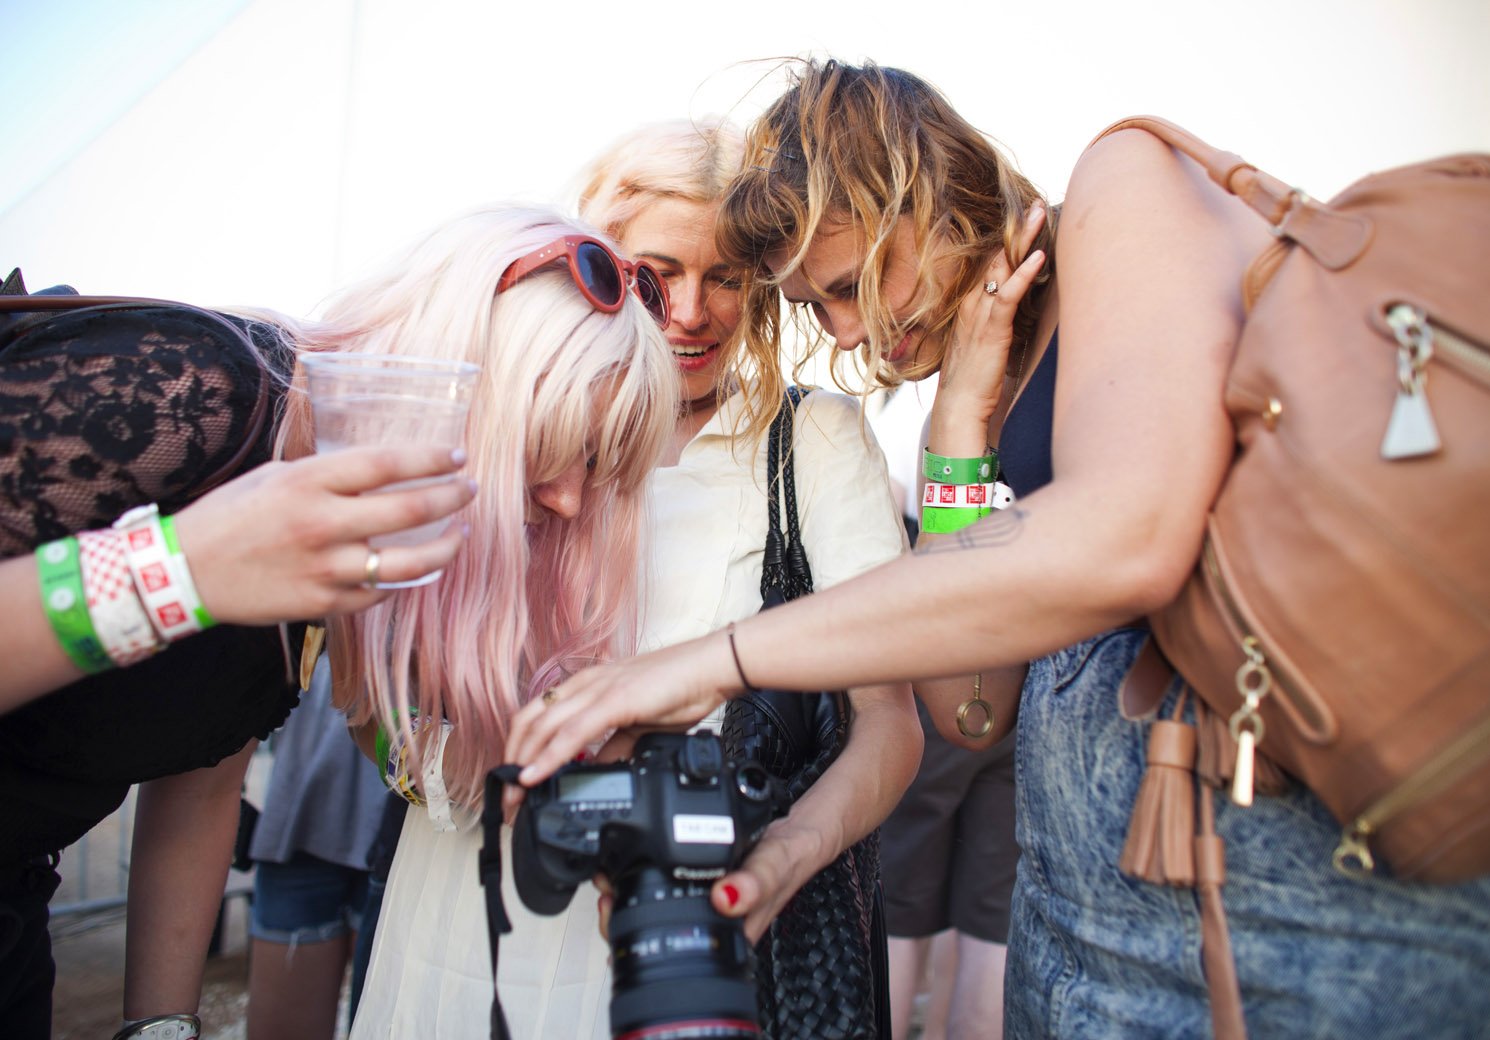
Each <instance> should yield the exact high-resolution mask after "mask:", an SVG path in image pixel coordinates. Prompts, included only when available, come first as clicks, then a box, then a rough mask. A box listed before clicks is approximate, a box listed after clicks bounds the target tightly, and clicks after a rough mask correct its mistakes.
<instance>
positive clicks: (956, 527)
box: [921, 506, 993, 534]
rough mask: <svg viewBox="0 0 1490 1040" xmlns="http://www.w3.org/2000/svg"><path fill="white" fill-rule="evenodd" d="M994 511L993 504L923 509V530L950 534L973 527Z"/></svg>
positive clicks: (930, 532)
mask: <svg viewBox="0 0 1490 1040" xmlns="http://www.w3.org/2000/svg"><path fill="white" fill-rule="evenodd" d="M992 512H993V508H992V507H991V506H986V507H985V506H950V507H948V508H945V509H935V508H933V509H922V510H921V531H922V532H923V533H929V534H950V533H951V532H953V531H961V530H962V529H963V528H964V527H971V526H972V525H973V524H975V523H977V522H978V521H979V520H981V519H983V518H984V517H985V516H988V515H990V514H991V513H992Z"/></svg>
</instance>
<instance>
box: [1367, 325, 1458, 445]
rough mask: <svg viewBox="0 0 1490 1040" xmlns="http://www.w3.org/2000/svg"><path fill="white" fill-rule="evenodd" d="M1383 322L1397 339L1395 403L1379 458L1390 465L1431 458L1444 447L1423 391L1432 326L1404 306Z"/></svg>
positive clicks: (1430, 346)
mask: <svg viewBox="0 0 1490 1040" xmlns="http://www.w3.org/2000/svg"><path fill="white" fill-rule="evenodd" d="M1386 322H1387V324H1388V325H1389V326H1391V329H1392V332H1393V333H1394V334H1395V335H1396V337H1397V401H1396V403H1395V404H1393V405H1392V418H1391V420H1390V421H1389V422H1388V423H1387V432H1386V436H1385V437H1383V438H1382V440H1381V457H1382V458H1384V459H1386V460H1387V461H1389V462H1391V461H1396V460H1398V459H1413V458H1418V457H1419V456H1422V455H1432V454H1434V453H1436V452H1437V451H1438V450H1439V449H1440V448H1441V447H1442V446H1443V444H1442V442H1441V441H1440V440H1439V438H1438V426H1437V424H1436V423H1434V421H1433V411H1432V409H1430V408H1429V407H1428V395H1427V393H1426V392H1425V385H1426V383H1427V380H1428V372H1427V368H1428V360H1429V359H1430V358H1432V357H1433V326H1431V325H1429V324H1428V316H1427V315H1426V314H1424V313H1423V312H1422V311H1421V310H1419V309H1418V308H1416V307H1410V306H1408V305H1407V304H1405V303H1399V304H1397V305H1395V306H1394V307H1392V308H1391V309H1390V310H1388V311H1387V314H1386Z"/></svg>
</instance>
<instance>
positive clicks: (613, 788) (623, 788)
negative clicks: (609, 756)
mask: <svg viewBox="0 0 1490 1040" xmlns="http://www.w3.org/2000/svg"><path fill="white" fill-rule="evenodd" d="M559 801H561V802H629V801H631V773H630V772H629V771H625V770H616V771H615V772H613V773H611V772H607V773H569V774H567V775H565V776H561V777H559Z"/></svg>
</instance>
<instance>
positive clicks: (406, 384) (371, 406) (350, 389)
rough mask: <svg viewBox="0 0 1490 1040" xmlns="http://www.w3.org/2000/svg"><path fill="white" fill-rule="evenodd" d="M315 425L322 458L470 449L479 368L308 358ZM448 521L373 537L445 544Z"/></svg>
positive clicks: (329, 355)
mask: <svg viewBox="0 0 1490 1040" xmlns="http://www.w3.org/2000/svg"><path fill="white" fill-rule="evenodd" d="M301 363H302V364H303V365H304V366H305V373H306V381H307V383H308V384H309V388H310V404H311V411H312V413H313V416H314V420H315V432H316V452H317V453H319V454H326V453H328V452H335V451H341V450H342V449H345V448H352V447H362V446H364V445H372V444H428V445H431V446H434V447H441V448H449V449H451V450H452V451H453V450H454V449H456V448H460V447H464V446H465V435H466V414H467V413H468V412H469V411H470V408H471V397H472V395H473V394H474V393H475V390H476V377H477V375H478V374H479V373H480V371H481V370H480V369H479V368H478V367H477V366H475V365H472V364H468V363H467V362H464V361H444V360H440V359H438V358H422V357H404V356H393V355H387V354H361V353H353V352H329V351H328V352H326V353H319V354H318V353H307V354H303V355H301ZM455 479H459V478H457V477H455V476H444V477H429V478H425V479H421V480H406V481H402V482H400V483H397V484H390V485H388V486H387V487H386V488H380V489H379V490H378V491H376V492H372V493H373V494H378V493H381V492H385V491H394V490H397V489H399V488H407V487H421V486H424V485H427V484H437V483H439V482H441V481H446V480H455ZM448 522H449V521H448V519H442V520H437V521H435V522H434V523H429V524H421V525H420V526H418V527H411V528H409V529H407V530H404V531H397V532H395V533H393V534H388V535H380V536H378V537H375V538H372V539H369V544H370V545H371V547H372V548H374V549H382V548H387V547H389V546H395V545H420V544H423V543H425V542H429V541H433V540H434V539H435V538H438V537H439V536H440V534H441V533H442V532H443V531H444V530H445V527H446V525H447V523H448ZM442 573H443V572H442V571H434V572H432V573H430V574H425V575H423V576H421V577H419V578H416V579H414V580H413V581H401V582H380V583H379V584H378V588H380V589H403V588H411V587H413V586H416V585H426V584H428V583H430V582H432V581H435V580H436V579H438V578H439V577H440V575H441V574H442Z"/></svg>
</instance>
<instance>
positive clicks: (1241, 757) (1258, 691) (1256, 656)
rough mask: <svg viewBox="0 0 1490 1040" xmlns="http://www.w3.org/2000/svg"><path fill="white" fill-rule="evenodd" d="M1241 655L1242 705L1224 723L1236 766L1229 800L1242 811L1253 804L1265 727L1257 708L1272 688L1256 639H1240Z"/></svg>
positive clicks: (1239, 684) (1238, 682) (1238, 680)
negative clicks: (1258, 758) (1232, 743)
mask: <svg viewBox="0 0 1490 1040" xmlns="http://www.w3.org/2000/svg"><path fill="white" fill-rule="evenodd" d="M1242 652H1243V653H1244V654H1246V655H1247V660H1246V661H1244V662H1243V663H1242V666H1241V667H1240V668H1238V669H1237V671H1236V688H1237V692H1238V693H1240V694H1241V695H1242V706H1241V707H1240V708H1238V709H1237V710H1236V711H1235V712H1234V713H1233V714H1232V716H1231V718H1230V719H1229V720H1228V721H1227V726H1228V728H1229V729H1230V730H1231V739H1232V740H1234V741H1236V765H1235V767H1233V769H1232V771H1231V800H1232V801H1233V802H1235V803H1236V804H1237V805H1240V806H1242V807H1243V808H1245V807H1247V806H1249V805H1251V804H1252V795H1253V793H1254V792H1253V788H1254V786H1255V779H1254V778H1255V777H1256V762H1257V745H1258V744H1260V743H1261V742H1262V736H1263V733H1264V732H1265V729H1266V727H1265V726H1264V725H1263V721H1262V715H1260V714H1259V713H1258V711H1257V706H1258V705H1259V704H1260V703H1261V702H1262V699H1263V698H1264V697H1266V696H1267V695H1268V692H1269V691H1270V690H1271V689H1272V688H1273V673H1272V672H1271V671H1269V670H1268V662H1267V658H1265V657H1263V656H1262V651H1261V650H1260V649H1259V648H1258V642H1257V639H1256V637H1254V636H1247V637H1246V638H1245V639H1243V640H1242Z"/></svg>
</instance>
